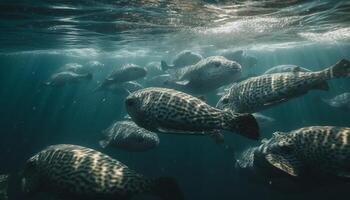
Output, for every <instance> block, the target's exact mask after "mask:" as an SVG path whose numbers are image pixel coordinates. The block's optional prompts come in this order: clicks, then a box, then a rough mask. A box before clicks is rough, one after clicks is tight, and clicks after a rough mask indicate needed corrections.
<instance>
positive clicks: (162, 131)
mask: <svg viewBox="0 0 350 200" xmlns="http://www.w3.org/2000/svg"><path fill="white" fill-rule="evenodd" d="M157 131H158V132H160V133H175V134H185V133H186V131H182V130H176V129H170V128H164V127H158V128H157Z"/></svg>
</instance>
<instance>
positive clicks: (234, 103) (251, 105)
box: [217, 59, 350, 112]
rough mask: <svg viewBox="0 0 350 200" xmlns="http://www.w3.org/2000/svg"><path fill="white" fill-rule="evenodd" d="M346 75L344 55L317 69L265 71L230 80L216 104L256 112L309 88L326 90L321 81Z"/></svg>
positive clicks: (348, 68)
mask: <svg viewBox="0 0 350 200" xmlns="http://www.w3.org/2000/svg"><path fill="white" fill-rule="evenodd" d="M349 75H350V63H349V61H348V60H346V59H343V60H341V61H339V62H338V63H336V64H335V65H334V66H331V67H329V68H327V69H325V70H322V71H318V72H289V73H275V74H265V75H262V76H258V77H253V78H249V79H247V80H245V81H242V82H239V83H236V84H233V85H232V87H231V88H230V89H229V91H228V93H227V94H225V95H224V96H222V98H221V99H220V101H219V102H218V104H217V107H218V108H221V109H231V110H233V111H235V112H257V111H260V110H264V109H266V108H269V107H271V106H273V105H276V104H278V103H281V102H285V101H288V100H290V99H291V98H295V97H298V96H301V95H304V94H306V93H307V92H308V91H309V90H312V89H320V90H328V84H326V82H325V81H327V80H330V79H333V78H340V77H346V76H349Z"/></svg>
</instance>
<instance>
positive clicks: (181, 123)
mask: <svg viewBox="0 0 350 200" xmlns="http://www.w3.org/2000/svg"><path fill="white" fill-rule="evenodd" d="M125 104H126V110H127V112H128V113H129V115H130V117H131V118H132V120H133V121H135V123H136V124H137V125H139V126H141V127H143V128H145V129H147V130H150V131H154V132H161V133H178V134H195V135H208V134H209V135H212V136H214V137H215V138H216V139H218V140H217V141H220V138H221V137H220V135H219V133H218V131H217V130H220V129H222V130H228V131H232V132H238V133H240V134H242V135H243V136H245V137H248V138H252V139H257V138H258V137H259V128H258V124H257V122H256V120H255V118H254V116H253V115H251V114H237V113H233V112H231V111H223V110H219V109H216V108H214V107H211V106H210V105H208V104H206V103H205V102H204V101H202V100H200V99H198V98H196V97H193V96H191V95H189V94H186V93H183V92H179V91H176V90H173V89H166V88H155V87H154V88H146V89H142V90H139V91H136V92H134V93H131V94H130V95H129V96H128V97H127V98H126V101H125Z"/></svg>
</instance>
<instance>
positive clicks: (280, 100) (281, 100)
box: [264, 98, 288, 106]
mask: <svg viewBox="0 0 350 200" xmlns="http://www.w3.org/2000/svg"><path fill="white" fill-rule="evenodd" d="M287 100H288V99H287V98H283V99H276V100H272V101H269V102H266V103H264V106H272V105H274V104H278V103H283V102H285V101H287Z"/></svg>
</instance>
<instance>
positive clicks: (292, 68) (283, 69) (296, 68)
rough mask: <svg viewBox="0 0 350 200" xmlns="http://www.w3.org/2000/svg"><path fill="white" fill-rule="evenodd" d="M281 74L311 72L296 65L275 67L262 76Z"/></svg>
mask: <svg viewBox="0 0 350 200" xmlns="http://www.w3.org/2000/svg"><path fill="white" fill-rule="evenodd" d="M283 72H311V70H309V69H306V68H303V67H299V66H297V65H277V66H274V67H272V68H270V69H268V70H266V71H265V72H264V74H276V73H283Z"/></svg>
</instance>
